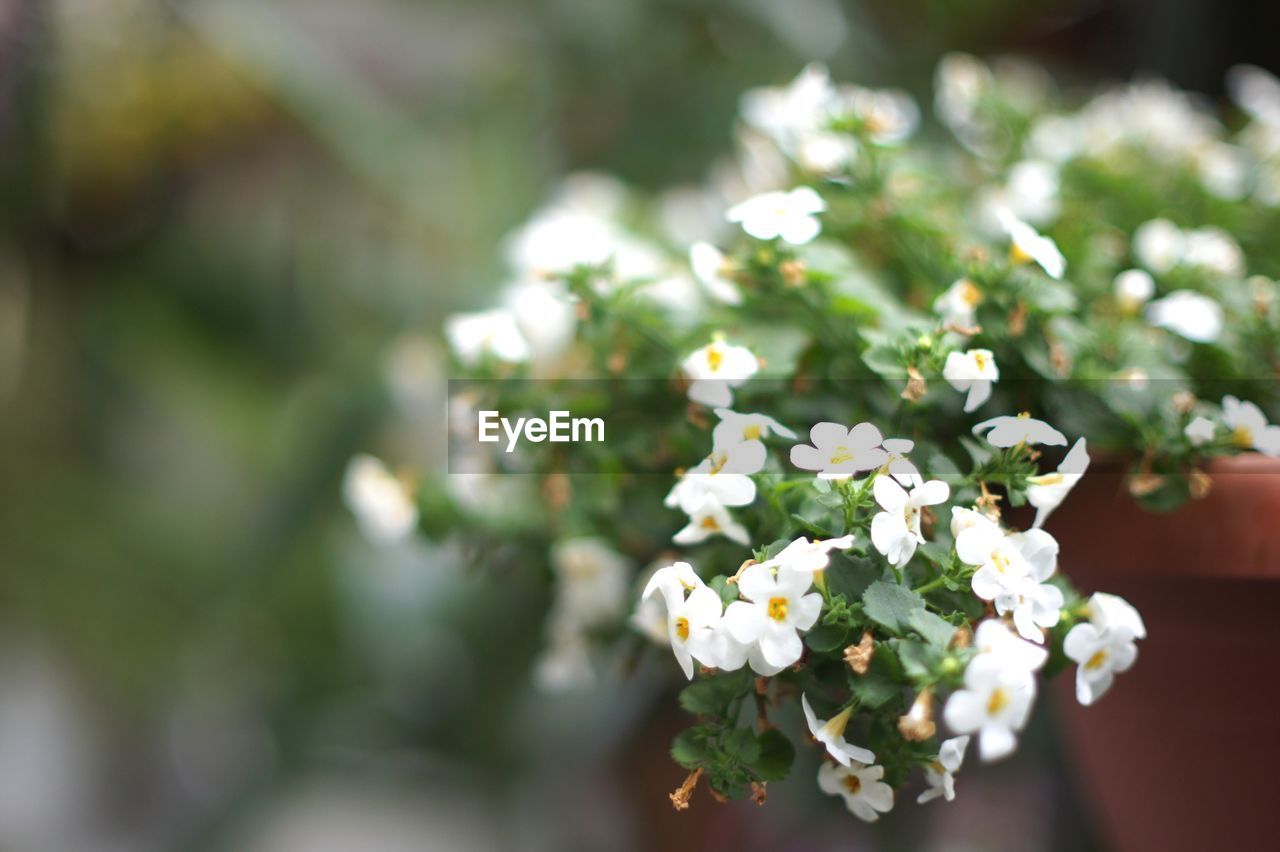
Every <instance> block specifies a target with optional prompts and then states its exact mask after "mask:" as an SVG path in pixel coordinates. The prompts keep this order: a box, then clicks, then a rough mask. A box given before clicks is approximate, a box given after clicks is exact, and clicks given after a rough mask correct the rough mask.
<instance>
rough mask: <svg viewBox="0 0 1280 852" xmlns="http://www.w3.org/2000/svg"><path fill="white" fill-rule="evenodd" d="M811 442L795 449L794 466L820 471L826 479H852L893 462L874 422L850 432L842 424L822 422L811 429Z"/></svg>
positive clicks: (856, 427) (792, 458) (793, 452)
mask: <svg viewBox="0 0 1280 852" xmlns="http://www.w3.org/2000/svg"><path fill="white" fill-rule="evenodd" d="M809 440H810V441H812V442H813V443H812V445H809V444H796V445H795V446H794V447H792V448H791V463H792V464H793V465H795V466H796V467H798V468H800V469H801V470H814V471H817V472H818V476H819V477H820V478H822V479H848V478H849V477H850V476H853V475H854V474H855V473H860V472H862V471H866V470H874V469H876V468H878V467H880V466H881V465H882V464H884V463H885V462H887V461H888V460H889V454H888V453H887V452H885V450H884V448H883V447H882V446H881V443H882V442H883V440H884V436H883V435H881V434H880V430H879V429H877V428H876V427H875V426H873V425H871V424H870V423H859V424H857V425H856V426H854V427H852V428H848V429H846V428H845V427H844V426H842V425H840V424H839V423H829V422H824V423H819V424H818V425H816V426H814V427H813V428H812V429H810V430H809Z"/></svg>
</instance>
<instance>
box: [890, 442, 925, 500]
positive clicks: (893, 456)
mask: <svg viewBox="0 0 1280 852" xmlns="http://www.w3.org/2000/svg"><path fill="white" fill-rule="evenodd" d="M915 445H916V442H915V441H912V440H910V439H909V438H885V439H884V442H883V443H882V444H881V445H880V448H881V449H883V450H884V451H885V452H886V453H888V454H889V461H888V466H887V469H888V471H889V475H890V476H892V477H893V478H894V479H896V480H897V481H898V484H899V485H901V486H902V487H903V488H907V487H908V486H910V487H918V486H919V485H920V484H921V483H922V482H924V477H923V476H921V475H920V469H919V468H918V467H916V466H915V464H914V463H913V462H912V461H911V459H909V458H907V453H909V452H911V451H912V450H913V449H914V448H915Z"/></svg>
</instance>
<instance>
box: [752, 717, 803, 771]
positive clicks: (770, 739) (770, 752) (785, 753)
mask: <svg viewBox="0 0 1280 852" xmlns="http://www.w3.org/2000/svg"><path fill="white" fill-rule="evenodd" d="M756 739H757V743H758V744H759V757H757V758H756V760H755V762H754V763H752V764H751V769H752V771H753V772H755V774H756V775H758V776H759V777H760V780H761V781H781V780H782V779H783V778H786V777H787V773H788V772H790V771H791V764H792V763H793V762H794V761H795V758H796V750H795V746H793V745H792V744H791V740H789V739H787V737H786V735H785V734H783V733H782V731H779V730H778V729H777V728H769V729H768V730H766V731H765V732H764V733H762V734H760V736H759V737H757V738H756Z"/></svg>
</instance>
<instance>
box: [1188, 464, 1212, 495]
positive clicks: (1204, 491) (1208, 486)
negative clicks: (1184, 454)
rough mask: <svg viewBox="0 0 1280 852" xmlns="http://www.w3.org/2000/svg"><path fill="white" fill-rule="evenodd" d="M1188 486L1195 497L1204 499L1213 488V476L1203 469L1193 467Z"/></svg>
mask: <svg viewBox="0 0 1280 852" xmlns="http://www.w3.org/2000/svg"><path fill="white" fill-rule="evenodd" d="M1187 488H1188V489H1189V490H1190V491H1191V496H1192V498H1193V499H1196V500H1203V499H1204V498H1205V497H1208V496H1209V492H1210V491H1212V490H1213V478H1212V477H1210V476H1209V474H1207V473H1205V472H1204V471H1203V470H1200V469H1199V468H1193V469H1192V471H1191V474H1190V478H1189V479H1188V480H1187Z"/></svg>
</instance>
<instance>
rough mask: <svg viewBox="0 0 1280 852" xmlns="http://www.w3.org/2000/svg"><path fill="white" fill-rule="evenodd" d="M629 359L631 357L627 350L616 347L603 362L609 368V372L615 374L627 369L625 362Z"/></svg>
mask: <svg viewBox="0 0 1280 852" xmlns="http://www.w3.org/2000/svg"><path fill="white" fill-rule="evenodd" d="M630 361H631V358H630V356H629V355H627V350H625V349H617V350H615V351H614V352H613V354H611V355H610V356H609V360H608V361H607V362H606V363H605V366H606V367H607V368H608V369H609V372H610V373H612V374H613V375H615V376H616V375H619V374H620V373H621V372H622V371H623V370H625V369H627V364H628V363H629V362H630Z"/></svg>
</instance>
